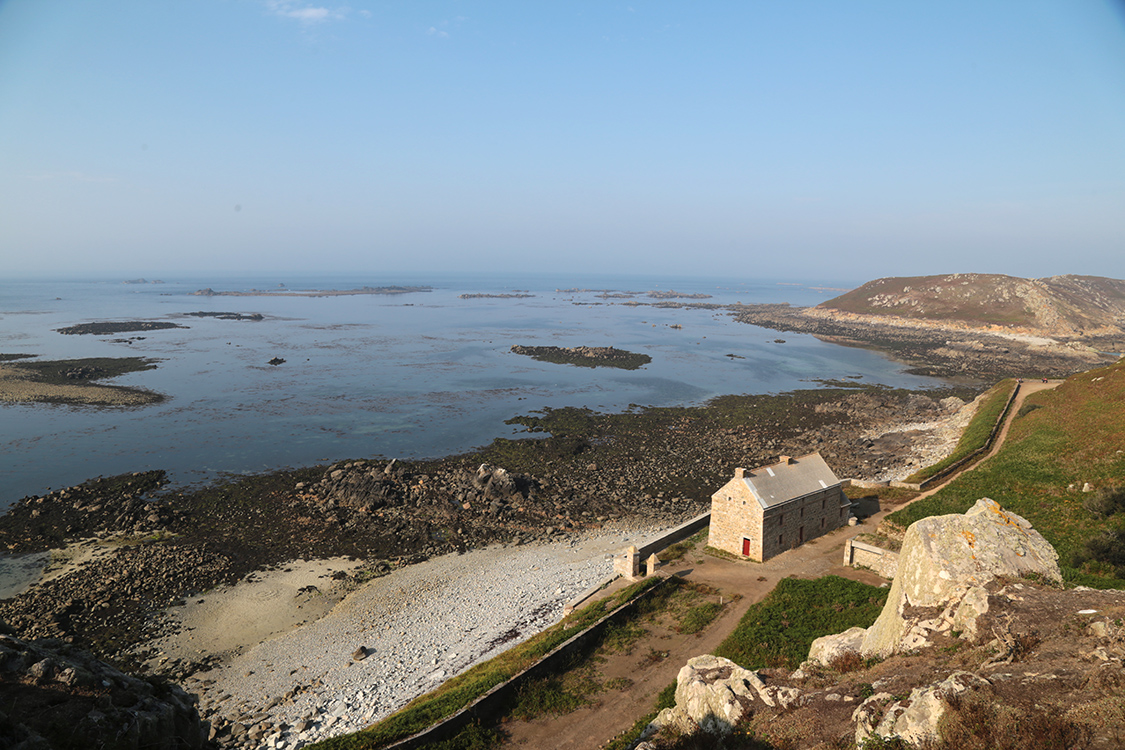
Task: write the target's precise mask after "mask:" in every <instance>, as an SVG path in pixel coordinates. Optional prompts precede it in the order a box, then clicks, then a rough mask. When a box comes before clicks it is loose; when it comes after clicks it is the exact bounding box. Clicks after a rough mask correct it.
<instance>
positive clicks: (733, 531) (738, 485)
mask: <svg viewBox="0 0 1125 750" xmlns="http://www.w3.org/2000/svg"><path fill="white" fill-rule="evenodd" d="M743 539H749V540H750V550H751V555H750V556H751V557H752V558H754V559H755V560H760V559H761V548H762V509H761V506H760V505H758V501H757V500H755V499H754V496H753V495H752V494H751V493H750V490H749V489H747V487H746V485H745V483H743V481H742V479H740V478H735V479H732V480H731V481H729V482H727V483H726V484H725V485H723V487H722V488H721V489H720V490H719V491H718V492H716V493H715V494H714V495H712V496H711V529H710V531H709V532H708V534H707V545H708V546H710V547H714V548H715V549H721V550H723V551H724V552H729V553H731V554H732V555H741V554H742V540H743Z"/></svg>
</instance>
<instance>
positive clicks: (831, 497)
mask: <svg viewBox="0 0 1125 750" xmlns="http://www.w3.org/2000/svg"><path fill="white" fill-rule="evenodd" d="M850 515H851V501H850V500H848V498H847V496H845V495H844V489H843V486H842V484H841V483H840V480H839V479H837V478H836V475H835V474H833V473H832V469H830V468H828V464H826V463H825V462H824V459H823V458H821V456H820V454H819V453H810V454H809V455H807V456H801V457H800V458H791V457H789V456H781V460H780V461H778V462H777V463H776V464H772V465H770V466H763V467H762V468H759V469H754V470H753V471H748V470H746V469H735V470H734V478H733V479H731V480H730V481H729V482H727V483H726V484H724V485H723V486H722V488H721V489H720V490H719V491H718V492H716V493H715V494H714V495H712V496H711V531H710V533H709V535H708V538H707V544H708V545H710V546H711V547H715V548H716V549H721V550H724V551H726V552H730V553H731V554H733V555H739V556H741V557H748V558H750V559H752V560H757V561H759V562H760V561H762V560H766V559H768V558H770V557H773V556H774V555H779V554H781V553H782V552H784V551H785V550H787V549H793V548H794V547H796V546H798V545H801V544H804V543H805V542H806V541H808V540H809V539H814V538H816V537H818V536H821V535H822V534H827V533H828V532H829V531H832V530H833V529H838V528H839V527H841V526H844V525H846V524H847V523H848V517H849V516H850Z"/></svg>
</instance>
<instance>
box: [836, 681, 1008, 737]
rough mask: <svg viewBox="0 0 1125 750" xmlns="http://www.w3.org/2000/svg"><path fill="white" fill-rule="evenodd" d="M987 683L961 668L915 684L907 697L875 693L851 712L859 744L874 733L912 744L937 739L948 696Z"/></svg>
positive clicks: (947, 706)
mask: <svg viewBox="0 0 1125 750" xmlns="http://www.w3.org/2000/svg"><path fill="white" fill-rule="evenodd" d="M988 685H989V682H988V680H985V679H983V678H981V677H978V676H977V675H975V674H973V673H971V672H964V671H959V672H954V673H953V674H951V675H950V676H949V677H947V678H945V679H944V680H942V681H941V682H936V683H934V684H931V685H926V686H924V687H917V688H914V689H913V690H911V691H910V696H909V697H908V698H906V699H905V700H895V699H894V696H892V695H891V694H890V693H878V694H876V695H873V696H871V697H870V698H868V699H867V700H866V701H864V702H863V703H862V704H860V706H859V708H857V709H856V710H855V713H854V714H852V718H853V719H854V720H855V723H856V725H855V742H856V745H859V746H861V747H862V746H863V743H864V741H866V740H867V739H868V738H869V737H872V736H878V737H882V738H890V737H899V738H900V739H902V740H904V741H906V742H908V743H910V744H911V745H919V744H922V743H926V742H931V741H933V740H936V739H937V738H938V723H939V722H940V721H941V719H942V717H943V716H944V715H945V714H946V712H947V711H948V709H949V702H948V698H949V696H951V695H956V694H958V693H962V692H964V691H965V690H968V689H970V688H979V687H987V686H988Z"/></svg>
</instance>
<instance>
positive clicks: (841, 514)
mask: <svg viewBox="0 0 1125 750" xmlns="http://www.w3.org/2000/svg"><path fill="white" fill-rule="evenodd" d="M843 517H844V509H843V508H840V518H843Z"/></svg>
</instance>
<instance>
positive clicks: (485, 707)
mask: <svg viewBox="0 0 1125 750" xmlns="http://www.w3.org/2000/svg"><path fill="white" fill-rule="evenodd" d="M667 585H668V579H663V580H661V581H660V583H657V584H656V585H654V586H653V587H651V588H649V589H646V590H645V591H642V592H641V593H640V594H638V595H637V596H635V597H633V598H632V599H630V600H629V601H627V602H625V603H624V604H622V605H621V606H620V607H618V608H617V609H615V610H613V611H612V612H610V613H609V614H607V615H606V616H605V617H603V618H601V619H600V620H598V621H597V622H595V623H594V624H593V625H591V626H590V627H588V628H586V629H585V630H583V631H582V632H580V633H576V634H575V635H573V636H571V637H570V638H569V639H568V640H566V641H564V642H563V643H561V644H560V645H558V646H556V647H555V648H554V650H553V651H551V652H550V653H548V654H546V655H545V656H544V657H543V658H542V659H540V660H539V661H537V662H535V663H534V664H532V665H531V666H530V667H528V668H527V669H525V670H524V671H522V672H520V673H518V674H515V675H513V676H512V677H511V678H510V679H509V680H508V681H506V682H502V683H500V684H499V685H497V686H496V687H494V688H492V689H491V690H489V691H488V692H487V693H485V694H484V695H482V696H480V697H479V698H477V699H476V700H475V701H473V702H472V703H470V704H469V705H467V706H465V707H464V708H462V709H461V710H460V711H458V712H457V713H455V714H453V715H452V716H449V717H447V718H446V719H443V720H442V721H439V722H438V723H437V724H433V725H432V726H430V727H427V728H426V729H423V730H422V731H421V732H419V733H418V734H415V735H411V736H410V737H407V738H405V739H402V740H399V741H398V742H396V743H394V744H392V745H387V746H386V747H385V749H384V750H415V748H421V747H428V746H429V745H432V744H433V743H435V742H441V741H442V740H445V739H448V738H449V737H452V736H453V735H454V734H456V733H457V732H459V731H461V729H463V728H464V727H465V726H466V725H468V724H470V723H472V722H474V721H481V720H484V719H488V718H490V717H492V716H494V715H496V714H497V713H498V712H499V711H500V710H501V709H503V708H506V707H507V706H510V705H511V704H512V701H514V700H515V694H516V692H517V691H518V690H519V688H520V686H521V685H523V684H524V683H525V682H527V681H528V680H533V679H535V678H537V677H541V676H543V675H545V674H548V673H550V672H551V671H552V670H553V669H555V668H556V667H557V666H558V664H559V663H560V662H561V661H564V660H565V659H566V658H568V657H569V656H570V655H571V654H573V653H574V652H576V651H579V650H581V649H582V647H584V646H585V645H586V644H587V643H588V642H589V641H590V640H591V639H592V638H594V637H595V636H596V635H598V634H599V633H601V631H602V630H603V629H605V627H606V626H607V625H609V624H610V623H611V622H614V621H615V620H618V619H621V618H622V617H624V616H625V615H627V614H629V613H630V612H631V611H632V610H633V609H634V608H635V607H636V606H637V604H638V602H641V601H643V600H644V599H647V598H649V597H651V596H653V595H654V594H655V593H656V592H657V591H659V590H660V589H661V588H663V587H664V586H667Z"/></svg>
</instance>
